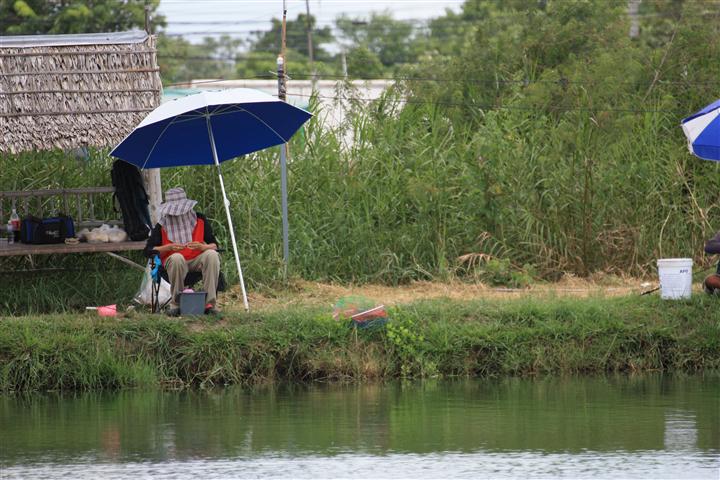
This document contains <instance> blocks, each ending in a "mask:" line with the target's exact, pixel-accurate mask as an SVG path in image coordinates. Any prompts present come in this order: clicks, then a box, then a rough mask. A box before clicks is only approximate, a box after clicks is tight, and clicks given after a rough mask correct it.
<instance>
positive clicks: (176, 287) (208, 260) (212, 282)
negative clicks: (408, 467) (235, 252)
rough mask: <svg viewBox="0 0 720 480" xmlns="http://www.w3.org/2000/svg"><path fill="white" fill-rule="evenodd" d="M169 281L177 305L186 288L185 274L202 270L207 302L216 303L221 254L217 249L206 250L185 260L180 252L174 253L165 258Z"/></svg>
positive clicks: (174, 303)
mask: <svg viewBox="0 0 720 480" xmlns="http://www.w3.org/2000/svg"><path fill="white" fill-rule="evenodd" d="M165 270H167V274H168V281H169V282H170V287H171V291H172V303H173V305H175V306H177V304H178V302H179V301H180V293H182V291H183V288H185V276H186V275H187V274H188V272H202V278H203V287H204V288H205V292H206V295H205V303H209V304H211V305H215V302H216V301H217V284H218V276H219V275H220V255H219V254H218V252H216V251H215V250H205V251H204V252H202V253H201V254H200V255H198V256H197V257H195V258H193V259H192V260H185V257H183V256H182V255H180V254H179V253H173V254H172V255H170V256H169V257H167V259H166V260H165Z"/></svg>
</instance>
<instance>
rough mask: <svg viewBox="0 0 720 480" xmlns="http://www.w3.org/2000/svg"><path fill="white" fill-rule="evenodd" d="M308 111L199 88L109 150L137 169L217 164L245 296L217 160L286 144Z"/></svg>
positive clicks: (266, 98)
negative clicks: (202, 90) (195, 92)
mask: <svg viewBox="0 0 720 480" xmlns="http://www.w3.org/2000/svg"><path fill="white" fill-rule="evenodd" d="M310 117H312V114H310V113H309V112H306V111H305V110H303V109H301V108H298V107H295V106H293V105H290V104H288V103H285V102H283V101H281V100H279V99H277V98H275V97H273V96H270V95H268V94H266V93H263V92H260V91H258V90H253V89H250V88H236V89H229V90H220V91H214V92H202V93H197V94H195V95H188V96H187V97H182V98H178V99H176V100H173V101H170V102H167V103H164V104H162V105H160V106H159V107H158V108H156V109H155V110H153V111H152V112H150V114H148V116H147V117H145V119H144V120H143V121H142V122H140V124H139V125H138V126H137V127H135V129H134V130H133V131H132V132H130V134H129V135H128V136H127V137H125V139H124V140H123V141H122V142H120V143H119V144H118V145H117V146H116V147H115V148H114V149H113V151H112V152H110V155H112V156H114V157H118V158H120V159H122V160H125V161H127V162H129V163H132V164H134V165H137V166H138V167H140V168H162V167H180V166H188V165H216V166H217V171H218V178H219V180H220V189H221V191H222V195H223V200H224V202H223V203H224V205H225V213H226V214H227V219H228V227H229V229H230V239H231V241H232V247H233V252H234V254H235V263H236V265H237V269H238V275H239V277H240V286H241V287H242V294H243V303H244V305H245V309H246V310H247V309H248V308H249V307H248V301H247V293H246V292H245V282H244V280H243V275H242V267H241V266H240V256H239V255H238V250H237V241H236V240H235V230H234V228H233V223H232V216H231V215H230V201H229V200H228V198H227V193H226V192H225V182H224V181H223V177H222V171H221V170H220V162H222V161H224V160H228V159H231V158H235V157H238V156H240V155H244V154H246V153H251V152H255V151H258V150H262V149H264V148H268V147H272V146H274V145H280V144H282V143H286V142H287V141H288V140H289V139H290V137H292V136H293V134H294V133H295V132H296V131H297V130H298V129H299V128H300V127H301V126H302V124H303V123H305V122H306V121H308V120H309V119H310Z"/></svg>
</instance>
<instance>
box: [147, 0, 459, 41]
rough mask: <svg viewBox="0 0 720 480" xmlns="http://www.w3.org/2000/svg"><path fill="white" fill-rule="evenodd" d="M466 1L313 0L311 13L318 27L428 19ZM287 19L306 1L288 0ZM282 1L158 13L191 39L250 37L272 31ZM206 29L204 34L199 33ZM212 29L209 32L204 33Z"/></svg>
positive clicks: (187, 2) (218, 2)
mask: <svg viewBox="0 0 720 480" xmlns="http://www.w3.org/2000/svg"><path fill="white" fill-rule="evenodd" d="M463 3H464V0H433V1H430V0H310V14H311V15H313V16H314V17H315V18H316V19H317V26H318V27H323V26H327V25H331V24H332V22H333V20H334V19H335V18H336V17H337V16H339V15H341V14H347V15H349V16H351V17H353V18H356V17H368V16H369V15H370V13H371V12H373V11H375V12H389V13H391V14H392V15H393V17H394V18H396V19H398V20H418V21H421V20H427V19H429V18H433V17H439V16H441V15H443V14H444V13H445V10H446V9H451V10H453V11H456V12H458V11H460V8H461V6H462V4H463ZM285 5H286V7H287V18H288V19H295V18H297V16H298V14H300V13H305V11H306V5H305V0H285ZM282 10H283V1H282V0H202V1H198V0H161V1H160V8H159V9H158V11H159V13H161V14H163V15H165V17H166V20H167V28H166V32H167V33H168V34H171V35H173V34H177V35H180V34H182V35H183V36H185V38H187V39H188V40H190V41H192V42H198V41H200V40H201V39H202V38H203V37H205V36H215V35H219V33H218V32H228V33H231V34H233V35H234V36H242V37H245V36H248V34H249V33H250V32H251V31H253V30H269V29H270V20H271V19H272V18H273V17H275V18H282ZM199 32H203V33H199ZM205 32H209V33H205Z"/></svg>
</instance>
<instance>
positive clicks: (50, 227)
mask: <svg viewBox="0 0 720 480" xmlns="http://www.w3.org/2000/svg"><path fill="white" fill-rule="evenodd" d="M74 236H75V224H74V223H73V219H72V217H69V216H67V215H58V216H57V217H50V218H37V217H33V216H32V215H29V216H27V217H25V218H24V219H23V220H22V222H21V223H20V241H21V242H22V243H31V244H47V243H63V242H64V241H65V239H66V238H70V237H74Z"/></svg>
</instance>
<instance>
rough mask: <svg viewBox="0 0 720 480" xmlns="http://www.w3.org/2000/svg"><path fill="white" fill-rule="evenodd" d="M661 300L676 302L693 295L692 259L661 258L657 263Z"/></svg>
mask: <svg viewBox="0 0 720 480" xmlns="http://www.w3.org/2000/svg"><path fill="white" fill-rule="evenodd" d="M657 266H658V275H659V276H660V298H665V299H671V300H676V299H679V298H690V296H691V295H692V266H693V261H692V258H661V259H658V261H657Z"/></svg>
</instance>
